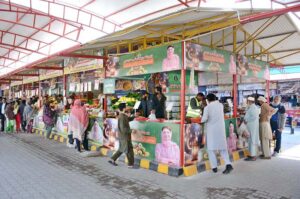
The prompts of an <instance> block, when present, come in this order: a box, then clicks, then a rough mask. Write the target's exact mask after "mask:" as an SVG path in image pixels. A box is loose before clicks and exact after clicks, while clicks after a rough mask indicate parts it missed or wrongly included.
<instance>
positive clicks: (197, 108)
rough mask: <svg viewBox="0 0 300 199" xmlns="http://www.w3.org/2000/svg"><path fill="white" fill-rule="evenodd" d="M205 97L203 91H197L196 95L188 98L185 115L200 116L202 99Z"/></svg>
mask: <svg viewBox="0 0 300 199" xmlns="http://www.w3.org/2000/svg"><path fill="white" fill-rule="evenodd" d="M204 99H205V97H204V95H203V93H198V94H197V95H196V97H193V98H192V99H191V100H190V103H189V106H188V109H187V113H186V117H190V118H193V117H200V115H201V114H202V111H203V109H204V103H203V100H204Z"/></svg>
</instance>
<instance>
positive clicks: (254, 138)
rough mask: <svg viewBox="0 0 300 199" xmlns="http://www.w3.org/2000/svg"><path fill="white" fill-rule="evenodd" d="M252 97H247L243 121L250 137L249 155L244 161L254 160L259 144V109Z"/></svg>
mask: <svg viewBox="0 0 300 199" xmlns="http://www.w3.org/2000/svg"><path fill="white" fill-rule="evenodd" d="M254 102H255V99H254V97H248V99H247V103H248V109H247V111H246V115H245V117H244V121H245V123H246V126H247V129H248V132H249V134H250V137H249V139H248V145H249V152H250V156H248V157H247V158H246V159H245V160H246V161H255V160H256V156H257V154H258V146H259V109H258V108H257V107H256V105H255V103H254Z"/></svg>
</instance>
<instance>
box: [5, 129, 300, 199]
mask: <svg viewBox="0 0 300 199" xmlns="http://www.w3.org/2000/svg"><path fill="white" fill-rule="evenodd" d="M283 140H284V144H283V148H284V152H283V153H282V154H281V156H280V157H278V158H273V159H272V160H258V161H256V162H250V163H247V162H244V161H239V162H237V163H235V164H234V171H233V173H232V174H230V175H223V174H221V172H219V173H217V174H214V173H212V172H204V173H201V174H198V175H196V176H192V177H179V178H175V177H170V176H166V175H162V174H159V173H156V172H153V171H149V170H144V169H133V170H130V169H127V167H126V166H125V165H124V164H122V163H121V164H120V166H118V167H111V166H110V165H109V164H108V163H107V160H108V159H107V158H105V157H94V158H85V157H82V156H81V155H80V154H79V153H77V152H76V151H75V150H74V149H70V148H67V147H66V146H65V144H61V143H58V142H55V141H52V140H51V141H49V140H46V139H44V138H42V137H40V136H38V135H34V134H32V135H28V134H18V135H16V134H13V135H7V134H0V198H1V199H6V198H16V199H19V198H28V199H29V198H31V199H34V198H37V199H43V198H55V199H61V198H67V199H69V198H71V199H77V198H78V199H81V198H89V199H92V198H101V199H105V198H141V199H142V198H155V199H156V198H157V199H160V198H211V199H214V198H216V199H219V198H238V199H241V198H249V199H250V198H259V199H265V198H282V199H284V198H300V172H299V169H300V161H299V160H300V150H299V147H300V131H299V130H298V131H296V132H295V135H290V134H288V133H285V134H284V138H283ZM220 169H221V171H222V170H223V169H224V168H220Z"/></svg>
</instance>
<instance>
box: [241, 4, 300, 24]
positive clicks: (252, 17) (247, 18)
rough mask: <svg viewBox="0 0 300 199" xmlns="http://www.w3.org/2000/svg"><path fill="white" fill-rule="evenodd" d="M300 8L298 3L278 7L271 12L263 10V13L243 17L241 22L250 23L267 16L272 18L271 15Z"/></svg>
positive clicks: (295, 10) (278, 14)
mask: <svg viewBox="0 0 300 199" xmlns="http://www.w3.org/2000/svg"><path fill="white" fill-rule="evenodd" d="M299 10H300V4H297V5H294V6H289V7H286V8H282V9H276V10H272V11H269V12H262V13H257V14H253V15H250V16H245V17H241V19H240V22H241V24H245V23H250V22H253V21H258V20H262V19H266V18H270V17H274V16H280V15H284V14H286V13H288V12H297V11H299Z"/></svg>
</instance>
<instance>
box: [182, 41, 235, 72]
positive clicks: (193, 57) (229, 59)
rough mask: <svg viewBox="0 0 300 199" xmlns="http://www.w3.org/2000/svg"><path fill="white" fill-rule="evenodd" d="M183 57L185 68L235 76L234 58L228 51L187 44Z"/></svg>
mask: <svg viewBox="0 0 300 199" xmlns="http://www.w3.org/2000/svg"><path fill="white" fill-rule="evenodd" d="M185 55H186V66H187V68H194V69H195V70H198V71H209V72H223V73H229V74H236V62H235V56H234V55H232V54H231V52H229V51H224V50H219V49H212V48H209V47H206V46H201V45H199V44H194V43H190V42H187V43H186V52H185Z"/></svg>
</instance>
